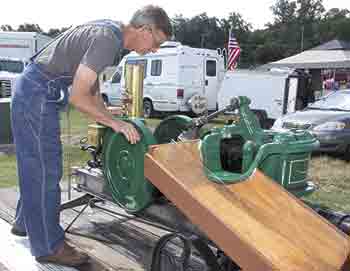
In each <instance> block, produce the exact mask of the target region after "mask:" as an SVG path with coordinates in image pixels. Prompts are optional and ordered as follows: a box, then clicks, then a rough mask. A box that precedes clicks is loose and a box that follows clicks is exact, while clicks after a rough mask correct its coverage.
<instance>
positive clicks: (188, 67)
mask: <svg viewBox="0 0 350 271" xmlns="http://www.w3.org/2000/svg"><path fill="white" fill-rule="evenodd" d="M127 63H130V64H133V63H134V64H135V63H140V64H143V65H144V67H145V70H144V73H145V77H144V113H145V116H146V117H149V116H152V115H154V114H155V113H156V112H157V111H161V112H174V113H175V112H181V113H187V112H188V113H194V114H196V115H197V114H203V113H206V112H207V111H209V112H210V111H215V110H216V109H217V108H220V109H221V108H224V107H225V106H226V105H227V104H228V103H229V101H230V99H231V98H232V97H235V96H247V97H249V98H250V99H251V101H252V104H251V108H252V110H253V111H254V112H256V114H257V115H258V117H259V119H260V120H261V121H262V122H264V121H270V120H274V119H276V118H278V117H280V116H281V115H283V114H285V113H287V112H294V111H295V110H299V109H302V108H304V107H305V106H306V105H307V103H308V102H310V101H313V100H312V99H311V100H309V98H310V93H309V92H308V88H307V84H305V82H307V76H306V75H305V74H302V73H300V72H295V71H293V70H289V71H279V72H277V71H272V72H270V71H269V72H261V71H249V70H234V71H227V72H226V70H225V65H224V56H223V55H222V54H220V52H219V51H217V50H209V49H202V48H191V47H189V46H183V45H181V44H180V43H178V42H166V43H164V44H162V46H161V48H160V49H159V50H158V51H157V52H156V53H150V54H147V55H144V56H140V55H138V54H136V53H134V52H132V53H130V54H128V55H126V56H125V57H124V58H123V59H122V61H121V62H120V64H119V68H118V69H117V70H118V71H117V72H116V73H115V74H114V76H112V78H111V79H110V80H108V81H107V82H105V83H104V84H102V87H101V92H102V94H103V97H104V99H105V101H106V102H107V103H111V104H114V105H119V104H120V103H121V100H120V99H121V97H122V95H121V93H122V92H123V90H124V86H125V82H124V74H123V72H124V67H125V64H127ZM270 122H271V121H270Z"/></svg>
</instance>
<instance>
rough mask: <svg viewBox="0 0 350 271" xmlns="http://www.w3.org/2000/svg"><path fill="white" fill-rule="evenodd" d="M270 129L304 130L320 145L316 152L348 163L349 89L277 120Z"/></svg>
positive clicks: (349, 146) (349, 128)
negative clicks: (337, 157) (337, 155)
mask: <svg viewBox="0 0 350 271" xmlns="http://www.w3.org/2000/svg"><path fill="white" fill-rule="evenodd" d="M272 129H273V130H292V129H302V130H308V131H310V132H311V133H312V134H313V135H314V136H315V137H317V139H318V140H319V141H320V149H319V151H321V152H329V153H341V154H344V156H345V158H346V160H350V89H346V90H339V91H335V92H333V93H331V94H329V95H327V96H324V97H321V98H320V99H319V100H317V101H316V102H314V103H312V104H310V105H309V106H308V107H306V108H305V109H304V110H302V111H297V112H294V113H290V114H287V115H285V116H283V117H281V118H279V119H277V120H276V121H275V123H274V125H273V127H272Z"/></svg>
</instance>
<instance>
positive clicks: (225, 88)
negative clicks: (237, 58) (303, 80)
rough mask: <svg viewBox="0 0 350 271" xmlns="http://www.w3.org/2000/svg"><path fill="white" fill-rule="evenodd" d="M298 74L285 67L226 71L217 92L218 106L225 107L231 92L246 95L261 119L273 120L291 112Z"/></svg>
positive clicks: (235, 94) (295, 101) (234, 94)
mask: <svg viewBox="0 0 350 271" xmlns="http://www.w3.org/2000/svg"><path fill="white" fill-rule="evenodd" d="M298 82H299V76H298V74H296V73H295V72H294V71H293V70H288V71H282V70H279V71H252V70H235V71H229V72H227V73H226V75H225V79H224V80H223V83H222V86H221V89H220V91H219V94H218V104H219V109H222V108H224V107H226V106H227V105H228V104H229V101H230V99H231V98H232V97H234V96H247V97H249V98H250V99H251V101H252V102H251V105H250V106H251V108H252V110H253V111H254V112H255V113H256V114H257V116H258V118H259V120H260V122H261V123H265V122H266V121H267V120H268V119H271V120H275V119H277V118H279V117H280V116H282V115H283V114H285V113H288V112H294V111H295V110H296V106H297V103H298V106H299V103H300V102H299V101H297V93H298Z"/></svg>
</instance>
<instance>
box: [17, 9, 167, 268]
mask: <svg viewBox="0 0 350 271" xmlns="http://www.w3.org/2000/svg"><path fill="white" fill-rule="evenodd" d="M170 36H171V24H170V20H169V18H168V16H167V14H166V13H165V11H164V10H163V9H161V8H159V7H156V6H146V7H144V8H142V9H140V10H138V11H137V12H136V13H135V14H134V15H133V17H132V19H131V21H130V23H129V24H128V25H126V26H123V25H121V24H118V23H116V22H114V21H109V20H101V21H94V22H90V23H87V24H84V25H81V26H78V27H76V28H74V29H71V30H68V31H66V32H65V33H63V34H62V35H61V36H60V37H58V38H57V39H55V40H54V41H53V42H52V43H50V44H49V45H47V46H46V47H45V48H44V49H43V50H41V51H40V52H39V53H38V54H36V55H35V56H33V57H32V59H31V60H32V62H31V64H29V66H28V67H27V68H26V70H25V71H24V73H23V75H22V76H21V77H20V79H19V80H18V83H17V85H16V91H15V94H14V97H13V100H12V129H13V135H14V140H15V144H16V155H17V164H18V177H19V188H20V189H19V190H20V198H19V200H18V204H17V212H16V221H15V223H14V225H13V228H12V230H11V231H12V233H13V234H17V235H21V236H26V235H28V237H29V242H30V246H31V252H32V254H33V256H35V258H36V260H37V261H38V262H42V263H46V262H52V263H57V264H62V265H66V266H79V265H81V264H84V263H86V262H87V261H88V256H87V255H85V254H83V253H81V252H79V251H77V250H76V249H74V248H73V247H71V246H69V245H67V243H66V242H65V241H64V231H63V229H62V227H61V226H60V225H59V208H60V201H61V199H60V187H59V181H60V179H61V177H62V147H61V142H60V127H59V111H60V109H61V108H62V107H64V106H65V105H66V104H67V103H68V101H69V102H70V103H71V104H72V105H73V106H75V107H76V108H77V109H78V110H80V111H81V112H84V113H86V114H87V115H88V116H89V117H91V118H92V119H94V120H95V121H97V122H99V123H102V124H104V125H106V126H109V127H111V128H112V129H113V130H114V131H115V132H117V133H122V134H123V135H124V136H125V137H126V138H127V139H128V140H129V142H130V143H132V144H134V143H136V142H137V141H138V140H139V134H138V133H137V131H136V129H135V128H134V127H133V126H132V125H131V124H129V123H126V122H123V121H120V120H115V119H113V118H112V115H111V114H110V113H109V112H108V111H107V110H106V108H105V107H104V105H103V102H102V99H101V95H100V94H99V86H98V75H99V73H100V72H101V71H102V70H103V69H104V68H105V67H107V66H112V65H116V64H117V63H115V60H116V59H118V56H119V53H120V50H121V49H122V48H123V47H124V48H126V49H129V50H134V51H136V52H138V53H139V54H146V53H148V52H154V51H156V50H157V49H158V48H159V46H160V44H161V43H163V42H164V41H166V40H167V39H169V37H170ZM70 85H72V89H71V91H70V95H69V97H68V91H67V88H68V87H69V86H70Z"/></svg>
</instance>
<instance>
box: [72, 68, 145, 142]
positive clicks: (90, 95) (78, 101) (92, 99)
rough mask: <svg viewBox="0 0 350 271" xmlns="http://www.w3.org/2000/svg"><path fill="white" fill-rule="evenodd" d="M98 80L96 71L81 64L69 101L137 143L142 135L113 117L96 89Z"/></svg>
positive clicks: (129, 125)
mask: <svg viewBox="0 0 350 271" xmlns="http://www.w3.org/2000/svg"><path fill="white" fill-rule="evenodd" d="M97 80H98V78H97V74H96V72H95V71H93V70H92V69H90V68H89V67H88V66H86V65H83V64H80V65H79V67H78V69H77V71H76V73H75V76H74V80H73V87H72V92H71V95H70V98H69V102H70V103H71V104H72V105H74V106H75V107H76V108H77V109H78V110H79V111H81V112H84V113H86V114H87V115H88V116H89V117H90V118H92V119H94V120H95V121H97V122H99V123H102V124H104V125H106V126H109V127H111V128H112V129H113V130H114V131H116V132H120V133H123V134H124V135H125V137H126V138H127V139H128V140H129V142H130V143H132V144H134V143H136V142H137V141H138V140H139V139H140V136H139V134H138V132H137V130H136V129H135V128H134V126H133V125H131V124H129V123H127V122H124V121H121V120H115V119H113V117H112V114H110V113H109V112H108V111H107V109H106V108H105V107H104V105H103V104H102V103H101V100H100V97H99V96H100V95H99V92H98V91H97V89H96V86H97V83H96V81H97Z"/></svg>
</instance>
